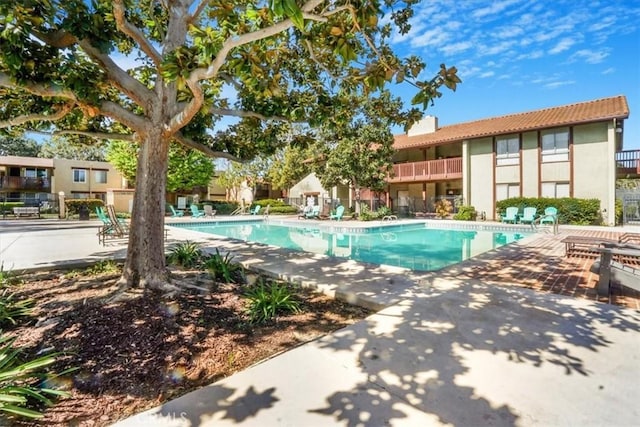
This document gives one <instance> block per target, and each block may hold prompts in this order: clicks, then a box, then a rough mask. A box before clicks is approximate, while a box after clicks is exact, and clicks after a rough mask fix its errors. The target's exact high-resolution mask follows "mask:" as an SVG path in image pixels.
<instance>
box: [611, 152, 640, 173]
mask: <svg viewBox="0 0 640 427" xmlns="http://www.w3.org/2000/svg"><path fill="white" fill-rule="evenodd" d="M616 165H617V174H616V175H617V176H618V178H625V177H627V176H629V175H632V176H635V177H637V176H640V150H626V151H618V152H617V153H616Z"/></svg>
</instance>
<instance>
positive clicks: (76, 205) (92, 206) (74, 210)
mask: <svg viewBox="0 0 640 427" xmlns="http://www.w3.org/2000/svg"><path fill="white" fill-rule="evenodd" d="M64 205H65V207H66V209H67V212H68V214H69V215H77V214H78V212H79V210H80V208H81V207H82V206H86V207H87V208H89V212H91V213H95V212H96V208H97V207H98V206H99V207H103V206H104V202H103V201H102V200H100V199H66V200H65V201H64Z"/></svg>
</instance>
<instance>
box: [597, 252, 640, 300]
mask: <svg viewBox="0 0 640 427" xmlns="http://www.w3.org/2000/svg"><path fill="white" fill-rule="evenodd" d="M593 250H594V251H596V252H599V253H600V260H598V261H596V262H594V263H593V265H592V266H591V269H590V271H591V272H592V273H596V274H598V275H599V276H600V277H599V278H598V285H597V289H596V290H597V292H598V295H605V296H608V295H609V289H610V287H611V284H612V283H613V284H616V285H619V286H624V287H627V288H631V289H634V290H636V291H638V292H640V246H638V245H624V244H607V245H606V247H604V248H601V247H596V248H593ZM614 257H615V258H616V259H615V260H614ZM632 262H633V263H632Z"/></svg>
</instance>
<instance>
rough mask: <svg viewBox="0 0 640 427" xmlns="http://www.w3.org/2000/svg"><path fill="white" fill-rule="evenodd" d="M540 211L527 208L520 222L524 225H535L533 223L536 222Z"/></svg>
mask: <svg viewBox="0 0 640 427" xmlns="http://www.w3.org/2000/svg"><path fill="white" fill-rule="evenodd" d="M537 211H538V209H536V208H534V207H526V208H524V211H523V213H522V217H521V218H520V222H521V223H523V224H533V221H535V220H536V212H537Z"/></svg>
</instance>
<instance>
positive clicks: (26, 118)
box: [0, 104, 73, 129]
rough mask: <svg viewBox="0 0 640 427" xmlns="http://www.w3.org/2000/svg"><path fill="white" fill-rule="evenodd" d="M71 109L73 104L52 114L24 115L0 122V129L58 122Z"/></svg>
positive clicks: (66, 105) (65, 105) (64, 106)
mask: <svg viewBox="0 0 640 427" xmlns="http://www.w3.org/2000/svg"><path fill="white" fill-rule="evenodd" d="M72 109H73V104H64V105H63V106H62V107H61V108H60V110H58V111H56V112H55V113H53V114H25V115H23V116H19V117H15V118H11V119H7V120H0V129H3V128H8V127H11V126H19V125H22V124H25V123H28V122H36V121H37V122H43V121H45V122H55V121H57V120H60V119H61V118H63V117H64V116H66V115H67V113H69V111H71V110H72Z"/></svg>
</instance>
